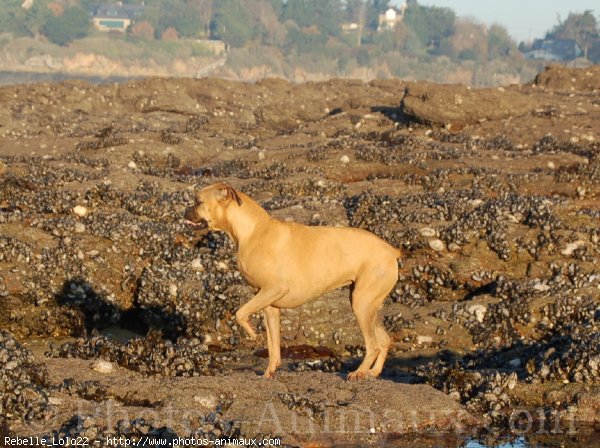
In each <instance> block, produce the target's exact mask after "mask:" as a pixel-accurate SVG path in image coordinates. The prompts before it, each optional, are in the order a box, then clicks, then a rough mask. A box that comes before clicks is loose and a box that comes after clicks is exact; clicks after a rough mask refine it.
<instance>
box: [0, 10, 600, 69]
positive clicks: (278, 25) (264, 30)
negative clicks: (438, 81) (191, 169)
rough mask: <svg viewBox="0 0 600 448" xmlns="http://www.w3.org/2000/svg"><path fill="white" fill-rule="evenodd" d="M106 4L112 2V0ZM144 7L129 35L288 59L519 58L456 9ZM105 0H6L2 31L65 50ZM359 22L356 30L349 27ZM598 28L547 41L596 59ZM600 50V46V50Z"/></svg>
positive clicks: (573, 21) (502, 39)
mask: <svg viewBox="0 0 600 448" xmlns="http://www.w3.org/2000/svg"><path fill="white" fill-rule="evenodd" d="M105 3H111V2H110V1H109V0H107V2H105ZM122 3H125V4H133V5H135V4H137V5H141V4H143V5H144V9H143V13H142V15H141V17H139V18H138V19H137V20H136V23H135V24H134V25H133V26H132V27H131V28H130V29H129V30H128V35H130V36H132V37H134V38H140V39H177V38H211V39H220V40H223V41H224V42H226V43H227V44H229V46H230V47H232V48H242V47H247V46H251V45H254V46H256V45H264V46H269V47H275V48H279V49H281V50H282V51H284V52H285V53H286V54H289V53H290V52H291V53H294V54H306V53H324V54H327V53H332V52H334V51H339V50H343V51H342V53H344V51H346V53H347V52H351V53H352V54H353V56H354V57H355V58H356V60H357V61H358V62H359V64H361V65H367V64H368V63H369V61H370V59H371V58H373V57H376V55H377V53H378V52H379V53H381V52H391V51H395V52H400V53H402V54H405V55H409V56H411V55H412V56H419V57H424V56H428V55H429V56H439V55H445V56H447V57H449V58H451V59H453V60H474V61H480V62H482V61H486V60H491V59H496V58H510V57H512V56H514V55H516V54H518V49H517V45H516V42H515V41H514V40H513V39H512V38H511V36H510V35H509V34H508V32H507V31H506V29H504V28H503V27H501V26H499V25H493V26H491V27H489V28H487V27H485V26H483V25H481V24H479V23H477V22H474V21H470V20H466V19H458V18H457V17H456V14H455V12H454V11H453V10H452V9H450V8H444V7H436V6H424V5H421V4H419V3H418V2H417V1H416V0H409V1H408V2H407V7H406V9H405V11H404V17H403V20H402V21H400V22H399V23H398V24H397V25H396V26H395V27H394V28H393V29H389V30H383V31H382V30H381V29H380V27H379V25H380V24H379V15H380V13H382V12H383V11H385V10H386V9H388V8H389V7H390V0H123V1H122ZM98 4H99V2H98V0H34V1H33V3H32V4H31V5H29V6H30V7H29V8H28V9H26V8H23V6H22V5H23V0H3V6H2V8H1V9H0V30H3V31H5V32H10V33H12V34H14V35H19V36H31V37H35V38H45V39H48V40H49V41H51V42H53V43H55V44H58V45H67V44H68V43H69V42H71V41H73V40H75V39H80V38H82V37H85V36H86V35H88V34H89V33H90V32H92V28H91V17H90V11H91V10H92V9H93V7H94V6H97V5H98ZM348 23H354V24H356V25H355V26H354V27H353V28H351V29H350V30H348V29H344V27H343V25H344V24H348ZM598 35H599V29H598V23H597V21H596V18H595V17H594V15H593V14H592V13H591V12H590V11H586V12H585V13H583V14H571V15H569V17H568V18H567V19H566V20H564V21H561V22H559V23H558V24H557V25H556V27H555V28H554V29H553V30H551V31H549V33H548V36H550V37H555V38H573V39H576V40H577V43H578V44H579V46H580V47H581V48H582V49H584V50H585V52H586V55H587V54H589V53H590V52H591V53H592V54H594V51H596V50H594V48H595V47H594V43H595V42H597V41H598ZM599 47H600V46H599Z"/></svg>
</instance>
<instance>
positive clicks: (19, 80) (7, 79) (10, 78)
mask: <svg viewBox="0 0 600 448" xmlns="http://www.w3.org/2000/svg"><path fill="white" fill-rule="evenodd" d="M70 79H78V80H82V81H87V82H89V83H91V84H110V83H113V82H124V81H128V80H129V79H132V78H130V77H124V76H109V77H107V78H104V77H100V76H82V75H69V74H67V73H35V72H3V71H0V86H7V85H14V84H26V83H31V82H61V81H67V80H70Z"/></svg>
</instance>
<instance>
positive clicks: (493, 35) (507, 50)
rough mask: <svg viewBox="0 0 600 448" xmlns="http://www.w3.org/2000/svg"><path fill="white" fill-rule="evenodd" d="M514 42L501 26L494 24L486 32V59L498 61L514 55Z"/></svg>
mask: <svg viewBox="0 0 600 448" xmlns="http://www.w3.org/2000/svg"><path fill="white" fill-rule="evenodd" d="M516 50H517V47H516V44H515V41H514V40H513V39H512V37H510V35H509V34H508V31H506V28H504V27H503V26H500V25H497V24H494V25H492V26H491V27H490V30H489V32H488V59H489V60H492V59H498V58H504V57H506V56H510V54H512V53H516Z"/></svg>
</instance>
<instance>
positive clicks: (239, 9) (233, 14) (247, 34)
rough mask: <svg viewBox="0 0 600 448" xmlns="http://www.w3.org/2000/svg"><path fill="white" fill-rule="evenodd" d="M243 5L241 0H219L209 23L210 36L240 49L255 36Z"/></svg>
mask: <svg viewBox="0 0 600 448" xmlns="http://www.w3.org/2000/svg"><path fill="white" fill-rule="evenodd" d="M243 3H244V2H242V1H241V0H220V1H219V2H217V3H216V5H215V6H216V12H215V15H214V16H213V19H212V20H211V23H210V31H211V35H212V36H213V37H215V38H217V39H221V40H223V41H225V42H227V43H228V44H229V45H231V46H232V47H242V46H244V44H245V43H246V42H248V41H251V40H252V39H253V38H254V36H255V30H254V29H253V28H252V24H251V23H250V18H249V16H248V10H247V9H246V8H245V7H244V4H243Z"/></svg>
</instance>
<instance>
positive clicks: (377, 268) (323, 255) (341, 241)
mask: <svg viewBox="0 0 600 448" xmlns="http://www.w3.org/2000/svg"><path fill="white" fill-rule="evenodd" d="M185 219H186V220H187V221H188V222H189V223H190V224H194V225H199V223H201V222H202V221H204V222H206V223H207V224H208V228H209V229H211V230H220V231H223V232H225V233H227V234H228V235H229V236H230V237H231V238H232V239H233V240H234V241H235V242H236V243H237V245H238V253H237V265H238V269H239V270H240V272H241V273H242V274H243V276H244V277H245V278H246V280H247V281H248V283H250V284H251V285H252V286H253V287H255V288H256V289H257V290H258V293H257V294H256V295H255V296H254V297H253V298H252V300H250V301H249V302H248V303H246V304H245V305H243V306H242V307H241V308H240V309H239V310H238V311H237V312H236V314H235V317H236V319H237V321H238V323H239V325H240V326H241V327H243V328H244V329H245V330H246V331H247V332H248V334H249V335H250V336H251V337H252V338H254V339H256V337H257V335H256V332H255V331H254V329H253V328H252V326H251V325H250V323H249V321H248V318H249V317H250V316H251V315H252V314H254V313H256V312H258V311H261V310H262V311H264V314H265V321H266V327H267V342H268V349H269V365H268V367H267V370H266V372H265V374H264V376H265V377H272V376H273V375H274V373H275V370H276V369H277V367H279V365H280V364H281V353H280V323H279V322H280V309H281V308H295V307H297V306H300V305H302V304H303V303H306V302H308V301H309V300H312V299H314V298H316V297H318V296H320V295H322V294H323V293H325V292H327V291H331V290H333V289H336V288H340V287H342V286H345V285H351V286H350V300H351V303H352V310H353V311H354V314H355V315H356V319H357V321H358V325H359V327H360V330H361V332H362V334H363V336H364V338H365V347H366V355H365V358H364V360H363V362H362V363H361V364H360V366H359V367H358V369H357V370H356V371H355V372H352V373H351V374H350V375H348V379H350V380H352V379H359V378H364V377H366V376H371V377H376V376H378V375H379V374H380V373H381V370H382V369H383V364H384V362H385V358H386V356H387V352H388V349H389V346H390V338H389V336H388V335H387V333H386V331H385V329H384V328H383V326H382V324H381V322H380V320H379V318H378V316H377V311H378V309H379V307H380V306H381V304H382V303H383V300H384V299H385V298H386V296H387V295H388V293H389V292H390V291H391V290H392V288H393V287H394V285H395V284H396V281H397V280H398V264H397V260H398V258H399V257H400V254H401V253H400V251H399V250H398V249H395V248H393V247H392V246H390V245H389V244H388V243H386V242H385V241H383V240H381V239H380V238H378V237H377V236H375V235H374V234H372V233H370V232H368V231H366V230H362V229H356V228H351V227H309V226H304V225H301V224H296V223H289V222H282V221H279V220H277V219H274V218H272V217H271V216H270V215H269V214H268V213H267V212H266V211H265V210H264V209H263V208H262V207H261V206H260V205H258V204H257V203H256V202H255V201H254V200H252V199H251V198H250V197H249V196H247V195H245V194H244V193H241V192H237V191H236V190H234V189H233V188H232V187H230V186H229V185H226V184H222V183H221V184H215V185H211V186H208V187H206V188H204V189H202V190H200V191H199V192H197V193H196V200H195V204H194V206H192V207H190V208H188V209H187V210H186V212H185Z"/></svg>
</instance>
